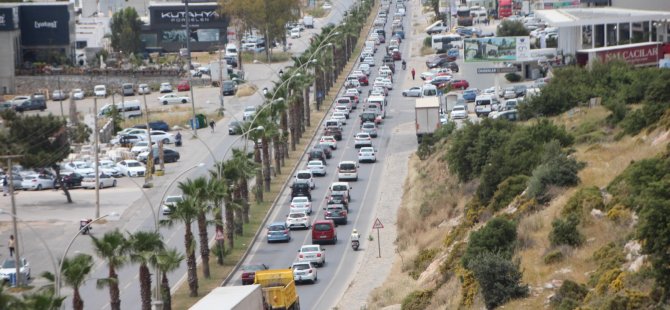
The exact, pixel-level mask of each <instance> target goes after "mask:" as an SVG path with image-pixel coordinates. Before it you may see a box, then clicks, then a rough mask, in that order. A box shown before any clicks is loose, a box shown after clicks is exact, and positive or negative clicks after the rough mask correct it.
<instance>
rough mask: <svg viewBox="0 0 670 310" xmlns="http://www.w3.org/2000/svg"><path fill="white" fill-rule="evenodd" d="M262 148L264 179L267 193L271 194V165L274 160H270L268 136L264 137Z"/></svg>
mask: <svg viewBox="0 0 670 310" xmlns="http://www.w3.org/2000/svg"><path fill="white" fill-rule="evenodd" d="M261 147H262V151H263V178H264V180H265V182H264V185H265V191H266V192H270V181H271V173H272V171H271V168H270V163H272V159H271V158H270V141H269V140H268V137H267V136H266V135H263V137H262V138H261Z"/></svg>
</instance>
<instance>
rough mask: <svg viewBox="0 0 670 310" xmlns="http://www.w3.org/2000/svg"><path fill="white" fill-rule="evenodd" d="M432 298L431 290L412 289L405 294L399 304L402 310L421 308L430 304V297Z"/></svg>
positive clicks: (421, 309) (419, 309)
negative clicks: (412, 290)
mask: <svg viewBox="0 0 670 310" xmlns="http://www.w3.org/2000/svg"><path fill="white" fill-rule="evenodd" d="M431 298H433V291H432V290H426V291H414V292H411V293H409V295H407V296H405V298H404V299H403V300H402V304H400V309H402V310H423V309H426V308H427V307H428V306H429V305H430V299H431Z"/></svg>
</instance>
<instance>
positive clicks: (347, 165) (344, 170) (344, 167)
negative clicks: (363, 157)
mask: <svg viewBox="0 0 670 310" xmlns="http://www.w3.org/2000/svg"><path fill="white" fill-rule="evenodd" d="M337 180H338V181H342V180H354V181H358V164H357V163H356V162H354V161H349V160H345V161H341V162H340V163H339V164H338V165H337Z"/></svg>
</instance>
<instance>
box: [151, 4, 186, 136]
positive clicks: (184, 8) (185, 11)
mask: <svg viewBox="0 0 670 310" xmlns="http://www.w3.org/2000/svg"><path fill="white" fill-rule="evenodd" d="M184 11H185V13H186V14H185V15H186V54H187V55H186V60H187V62H188V69H186V74H188V88H189V89H190V91H191V108H192V109H193V135H194V136H196V137H197V136H198V120H197V119H196V118H195V98H194V97H193V85H192V83H191V79H192V78H193V77H192V74H191V26H190V19H191V16H190V15H189V13H188V0H184ZM145 100H146V99H145ZM145 105H146V103H145ZM149 144H151V141H149Z"/></svg>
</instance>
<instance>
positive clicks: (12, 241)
mask: <svg viewBox="0 0 670 310" xmlns="http://www.w3.org/2000/svg"><path fill="white" fill-rule="evenodd" d="M7 246H8V247H9V257H14V247H15V246H16V239H14V235H10V236H9V242H7Z"/></svg>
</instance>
